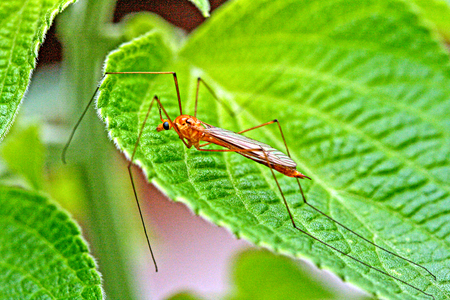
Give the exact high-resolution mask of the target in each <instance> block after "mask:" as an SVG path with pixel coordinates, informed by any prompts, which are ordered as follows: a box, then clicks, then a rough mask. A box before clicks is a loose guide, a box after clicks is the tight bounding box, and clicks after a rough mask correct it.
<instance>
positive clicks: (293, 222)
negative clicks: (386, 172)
mask: <svg viewBox="0 0 450 300" xmlns="http://www.w3.org/2000/svg"><path fill="white" fill-rule="evenodd" d="M261 126H264V124H262V125H260V126H256V128H258V127H261ZM251 129H254V128H250V129H247V130H244V131H249V130H251ZM280 129H281V128H280ZM259 150H261V151H262V152H263V153H264V156H265V158H266V160H267V165H268V166H269V169H270V171H271V173H272V176H273V179H274V180H275V183H276V185H277V187H278V190H279V192H280V194H281V197H282V199H283V203H284V205H285V206H286V209H287V211H288V214H289V218H290V219H291V222H292V226H293V227H294V228H295V229H296V230H298V231H300V232H301V233H303V234H305V235H307V236H309V237H310V238H312V239H314V240H316V241H318V242H319V243H321V244H323V245H325V246H327V247H329V248H331V249H333V250H334V251H336V252H338V253H340V254H342V255H345V256H347V257H349V258H351V259H353V260H354V261H356V262H359V263H360V264H362V265H364V266H366V267H368V268H370V269H372V270H375V271H377V272H380V273H381V274H384V275H386V276H388V277H390V278H392V279H395V280H397V281H399V282H401V283H403V284H405V285H407V286H409V287H411V288H413V289H415V290H416V291H419V292H421V293H422V294H424V295H426V296H429V297H431V298H433V299H435V298H434V296H433V295H431V294H429V293H426V292H425V291H423V290H421V289H419V288H418V287H416V286H413V285H412V284H409V283H408V282H406V281H404V280H402V279H400V278H398V277H395V276H392V275H390V274H388V273H387V272H385V271H382V270H381V269H378V268H376V267H373V266H371V265H369V264H368V263H365V262H363V261H361V260H359V259H358V258H356V257H354V256H352V255H350V254H348V253H345V252H343V251H342V250H339V249H338V248H336V247H334V246H332V245H331V244H328V243H327V242H324V241H322V240H321V239H319V238H317V237H315V236H314V235H312V234H311V233H308V232H307V231H305V230H303V229H301V228H299V227H298V226H297V224H296V223H295V221H294V217H293V215H292V213H291V210H290V209H289V205H288V203H287V201H286V198H285V196H284V193H283V190H282V189H281V186H280V184H279V182H278V179H277V177H276V176H275V172H274V171H273V168H272V164H271V163H270V160H269V157H268V156H267V153H266V151H264V149H263V148H262V147H261V148H260V149H259ZM302 192H303V191H302ZM310 206H311V205H310ZM313 208H314V207H313ZM314 209H315V208H314ZM316 210H317V209H316ZM319 212H320V211H319ZM321 213H322V212H321ZM322 214H323V213H322ZM325 216H326V215H325ZM338 224H340V223H338ZM350 231H351V230H350ZM353 233H354V232H353ZM358 236H359V235H358ZM363 239H364V238H363ZM364 240H365V239H364ZM375 246H376V245H375ZM382 249H383V248H382ZM388 252H389V251H388ZM394 255H395V254H394ZM419 266H420V265H419ZM425 270H426V269H425ZM427 271H428V270H427Z"/></svg>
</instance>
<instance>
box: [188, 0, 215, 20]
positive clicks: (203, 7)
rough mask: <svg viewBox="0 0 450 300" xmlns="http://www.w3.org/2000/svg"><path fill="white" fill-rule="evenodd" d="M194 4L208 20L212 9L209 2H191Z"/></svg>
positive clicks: (193, 0) (197, 0)
mask: <svg viewBox="0 0 450 300" xmlns="http://www.w3.org/2000/svg"><path fill="white" fill-rule="evenodd" d="M189 1H190V2H191V3H192V4H194V5H195V6H196V7H197V8H198V10H199V11H200V12H201V13H202V15H203V16H204V17H205V18H207V17H209V10H210V9H211V7H210V6H209V1H208V0H189Z"/></svg>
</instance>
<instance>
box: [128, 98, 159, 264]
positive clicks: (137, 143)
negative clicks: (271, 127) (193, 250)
mask: <svg viewBox="0 0 450 300" xmlns="http://www.w3.org/2000/svg"><path fill="white" fill-rule="evenodd" d="M155 99H158V98H157V97H156V96H155V97H153V99H152V102H150V106H149V108H148V111H147V114H146V115H145V118H144V122H142V126H141V129H140V131H139V135H138V138H137V140H136V144H135V145H134V149H133V153H132V154H131V158H130V161H129V162H128V166H127V169H128V174H129V175H130V181H131V186H132V187H133V193H134V199H135V200H136V205H137V207H138V210H139V216H140V217H141V223H142V228H144V234H145V238H146V239H147V245H148V249H149V250H150V255H151V256H152V260H153V264H154V265H155V271H156V272H158V265H157V264H156V259H155V256H154V254H153V250H152V246H151V245H150V239H149V237H148V233H147V228H146V226H145V222H144V217H143V215H142V210H141V205H140V204H139V198H138V195H137V192H136V186H135V184H134V180H133V173H132V172H131V166H132V164H133V160H134V155H135V154H136V150H137V147H138V145H139V141H140V139H141V136H142V133H143V132H144V127H145V124H146V123H147V119H148V116H149V115H150V111H151V109H152V106H153V102H155Z"/></svg>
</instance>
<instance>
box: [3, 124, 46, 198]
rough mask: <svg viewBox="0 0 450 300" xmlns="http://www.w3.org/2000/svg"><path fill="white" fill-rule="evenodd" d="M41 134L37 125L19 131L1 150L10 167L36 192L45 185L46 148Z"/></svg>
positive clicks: (14, 133) (15, 132)
mask: <svg viewBox="0 0 450 300" xmlns="http://www.w3.org/2000/svg"><path fill="white" fill-rule="evenodd" d="M39 134H40V128H39V126H37V125H32V126H29V127H27V128H26V129H22V130H21V129H18V130H17V131H14V132H13V133H12V134H11V136H10V137H9V138H8V139H7V140H6V142H5V143H4V144H3V145H2V148H1V155H2V157H3V159H4V161H5V162H6V164H7V165H8V167H9V168H10V169H11V170H12V171H14V172H15V173H17V174H18V175H20V176H23V177H24V178H25V179H26V180H27V181H28V183H29V184H30V186H31V187H32V188H33V189H35V190H42V188H43V183H44V177H43V171H44V160H45V147H44V145H43V144H42V142H41V139H40V136H39Z"/></svg>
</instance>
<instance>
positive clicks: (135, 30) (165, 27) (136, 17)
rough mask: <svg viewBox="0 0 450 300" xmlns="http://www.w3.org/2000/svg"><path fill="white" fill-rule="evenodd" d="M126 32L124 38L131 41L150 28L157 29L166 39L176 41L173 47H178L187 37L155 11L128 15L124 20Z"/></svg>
mask: <svg viewBox="0 0 450 300" xmlns="http://www.w3.org/2000/svg"><path fill="white" fill-rule="evenodd" d="M123 23H124V28H125V34H124V39H125V40H126V41H130V40H132V39H133V38H136V37H138V36H140V35H143V34H146V33H147V32H149V31H150V30H157V31H158V32H159V33H160V34H161V35H164V39H165V40H167V41H171V42H172V43H174V44H173V45H172V46H173V47H178V44H179V43H180V41H181V40H183V39H184V37H185V32H184V31H183V30H182V29H180V28H178V27H174V26H172V24H170V23H169V22H167V21H166V20H164V19H163V18H162V17H160V16H158V15H157V14H154V13H149V12H138V13H133V14H128V15H126V17H125V19H124V21H123Z"/></svg>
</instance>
